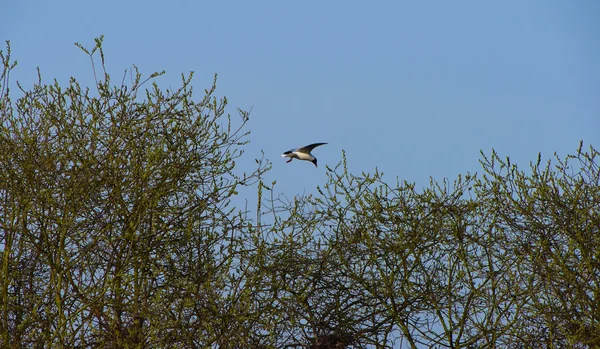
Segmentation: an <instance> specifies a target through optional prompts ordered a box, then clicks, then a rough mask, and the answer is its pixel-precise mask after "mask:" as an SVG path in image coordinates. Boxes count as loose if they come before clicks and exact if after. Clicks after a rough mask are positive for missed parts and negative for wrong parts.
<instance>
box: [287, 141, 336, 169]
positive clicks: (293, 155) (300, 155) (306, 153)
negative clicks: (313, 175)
mask: <svg viewBox="0 0 600 349" xmlns="http://www.w3.org/2000/svg"><path fill="white" fill-rule="evenodd" d="M323 144H327V143H313V144H310V145H307V146H304V147H302V148H298V149H292V150H288V151H286V152H285V153H283V154H281V157H284V158H290V159H289V160H288V161H286V163H288V162H290V161H292V160H294V159H298V160H306V161H310V162H312V163H313V164H315V166H316V167H318V166H317V158H316V157H314V156H313V155H312V154H311V153H310V152H311V150H313V149H315V148H316V147H318V146H320V145H323Z"/></svg>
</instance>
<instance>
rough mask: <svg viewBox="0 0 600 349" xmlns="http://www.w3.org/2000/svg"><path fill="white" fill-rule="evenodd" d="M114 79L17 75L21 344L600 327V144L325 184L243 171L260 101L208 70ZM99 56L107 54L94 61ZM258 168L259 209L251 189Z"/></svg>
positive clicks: (260, 342) (517, 333) (359, 338)
mask: <svg viewBox="0 0 600 349" xmlns="http://www.w3.org/2000/svg"><path fill="white" fill-rule="evenodd" d="M101 43H102V38H100V39H97V40H96V45H95V46H94V48H93V49H92V50H87V49H85V48H84V47H83V46H81V45H79V47H80V48H81V49H82V50H84V52H86V54H88V55H89V57H90V58H91V60H92V66H93V67H95V63H96V62H95V60H94V58H95V57H96V56H97V55H100V59H101V63H102V64H101V67H102V69H101V70H102V71H101V73H100V75H101V76H100V79H97V80H96V85H95V89H93V90H89V89H85V88H82V87H81V86H80V85H79V83H78V82H77V81H76V80H75V79H73V78H72V79H71V80H70V82H69V84H68V86H67V87H61V86H60V84H59V83H58V82H56V81H55V82H54V83H53V84H51V85H46V84H43V83H42V80H41V76H40V78H39V81H38V83H37V84H35V85H34V86H33V88H32V89H30V90H27V89H24V88H22V87H20V89H21V93H22V94H23V96H22V97H21V98H19V99H18V100H16V101H13V100H11V98H10V96H11V93H10V90H9V74H10V71H11V70H12V69H13V68H14V66H15V63H13V62H12V61H11V59H10V46H7V50H6V52H3V53H2V55H1V58H2V62H3V66H4V70H3V73H2V76H1V79H0V83H1V84H2V85H1V86H0V127H1V129H0V130H1V131H0V200H1V201H0V248H1V251H0V252H1V254H0V258H1V259H0V262H1V263H0V266H1V268H2V273H1V274H0V305H1V306H2V312H1V313H0V314H1V315H2V316H1V319H0V343H1V344H2V346H3V347H15V348H19V347H37V346H44V347H45V346H49V347H113V348H142V347H192V348H193V347H203V348H205V347H215V348H217V347H218V348H344V347H347V348H391V347H401V348H405V347H406V348H421V347H437V348H495V347H507V348H537V347H540V348H542V347H544V348H563V347H573V348H584V347H595V346H598V345H600V325H599V324H600V308H599V305H598V304H600V302H599V300H598V299H599V296H600V286H599V285H598V279H600V234H599V233H600V232H599V230H600V185H599V184H600V183H599V182H600V168H599V165H598V156H599V155H600V154H599V152H598V151H597V150H596V149H594V148H593V147H589V149H588V150H584V149H583V146H582V145H580V147H579V149H578V150H577V152H576V153H575V154H574V155H570V156H567V157H566V158H564V159H561V158H559V157H556V159H555V160H554V161H553V162H552V161H548V162H545V163H543V162H542V160H541V157H540V158H538V160H537V161H536V162H534V163H532V164H531V166H530V168H529V169H527V170H525V171H524V170H521V169H519V168H518V166H516V165H515V164H511V163H510V160H509V159H508V158H506V159H503V158H501V157H500V156H499V155H498V154H496V153H495V152H493V153H492V154H491V155H489V156H486V155H485V154H482V160H481V164H482V173H481V174H465V175H462V176H459V177H458V178H457V179H456V180H455V181H453V182H449V181H447V180H444V181H442V182H437V181H434V180H432V181H431V183H430V184H429V186H428V187H425V188H423V189H420V190H417V189H416V186H415V184H413V183H407V182H401V181H396V183H394V184H389V183H387V182H386V181H384V180H383V175H382V174H381V173H380V172H378V171H375V173H373V174H369V173H362V174H361V175H354V174H351V173H349V172H348V170H347V166H346V160H345V156H344V158H343V160H342V161H341V162H340V164H339V165H338V166H337V167H335V168H327V173H328V181H327V182H326V183H325V184H324V185H323V186H322V187H318V188H317V191H318V194H317V195H314V196H312V195H309V196H295V197H293V199H291V200H288V199H287V198H286V197H285V196H282V195H277V194H276V192H277V188H276V184H275V182H273V183H272V185H271V186H266V185H265V184H264V183H263V182H262V180H261V179H262V178H263V174H264V173H265V171H267V170H268V163H267V162H266V161H264V160H257V165H256V168H255V169H254V170H252V171H251V172H250V173H248V174H238V173H237V172H236V168H235V160H236V159H238V158H239V157H240V156H242V153H243V147H244V145H245V144H246V140H245V136H246V135H247V132H246V131H244V127H245V124H246V123H247V122H248V113H246V112H244V111H240V115H241V119H240V121H236V120H234V119H233V118H231V117H230V116H229V115H227V114H226V112H225V110H226V104H227V100H226V99H225V98H221V99H217V98H216V97H215V96H214V94H215V84H213V86H212V87H211V89H209V90H205V91H204V92H205V94H204V96H203V97H202V98H200V99H199V100H197V99H195V97H194V96H193V94H192V88H191V81H192V80H191V79H192V75H191V74H190V75H189V76H183V77H182V82H181V87H179V88H178V89H176V90H165V91H163V90H161V89H160V88H159V87H158V85H157V84H156V83H155V82H152V83H151V81H152V79H153V78H155V77H157V76H159V75H161V73H155V74H153V75H151V76H150V78H148V79H145V80H143V79H142V75H141V74H140V73H139V72H138V71H137V69H135V68H134V71H133V73H134V74H133V77H132V79H131V82H130V83H129V84H125V83H124V80H125V79H123V82H121V84H120V86H114V85H113V83H112V82H111V81H112V80H111V77H110V75H109V74H108V73H106V71H104V53H103V51H102V46H101ZM94 73H95V74H96V71H95V68H94ZM239 186H249V187H253V188H256V190H257V191H258V194H259V195H258V196H259V200H258V203H257V207H256V211H257V212H258V214H257V216H256V218H255V219H251V218H250V217H249V215H248V214H247V213H246V212H245V211H242V210H240V209H239V208H236V207H235V205H234V204H233V201H234V199H235V198H236V196H238V195H239V194H238V191H237V189H238V187H239Z"/></svg>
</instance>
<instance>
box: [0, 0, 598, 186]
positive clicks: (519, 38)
mask: <svg viewBox="0 0 600 349" xmlns="http://www.w3.org/2000/svg"><path fill="white" fill-rule="evenodd" d="M0 10H1V11H0V12H1V13H2V14H1V15H0V18H1V20H0V37H1V38H2V39H6V40H11V43H12V49H13V57H14V58H16V59H17V60H18V61H19V66H18V68H17V70H16V71H15V72H14V74H13V75H12V77H13V81H14V80H19V81H21V82H23V83H24V84H25V86H30V84H31V83H32V82H33V81H34V78H35V76H36V71H35V67H36V66H39V67H40V68H41V70H42V75H43V77H44V79H45V81H46V82H48V83H50V82H51V80H52V79H53V78H55V77H56V78H58V80H59V82H61V83H63V84H66V83H67V82H68V77H69V76H75V77H76V78H78V79H79V80H80V81H81V82H83V83H85V84H88V85H89V86H91V82H92V79H91V76H92V75H91V67H90V64H89V60H88V59H87V57H86V56H85V55H84V54H83V53H81V52H80V51H79V50H78V49H77V48H76V47H75V46H74V45H73V43H74V42H81V43H82V44H84V46H88V47H92V46H93V39H94V38H95V37H98V36H100V35H101V34H104V35H105V40H104V47H105V54H106V57H107V66H108V69H109V72H110V73H112V75H113V76H114V77H115V78H116V77H117V76H119V77H120V76H121V75H122V73H123V71H124V70H125V69H127V68H130V67H131V64H135V65H137V66H138V67H139V68H140V69H141V71H142V72H144V73H146V74H147V75H149V74H150V73H152V72H153V71H160V70H163V69H164V70H166V71H167V75H166V76H163V77H160V78H158V79H157V80H156V82H157V83H158V84H159V85H160V86H161V87H163V88H167V87H176V86H178V84H179V79H180V74H181V73H187V72H189V71H195V73H196V78H195V83H194V86H196V88H197V91H198V92H200V91H203V90H204V89H205V88H208V87H209V86H210V83H211V82H212V76H213V74H214V73H218V74H219V80H218V85H217V86H218V89H217V93H218V95H220V96H227V98H228V100H229V102H230V104H229V105H230V107H231V108H230V109H229V112H230V113H231V114H232V115H234V114H236V110H235V108H236V107H239V108H242V109H249V108H250V107H252V106H253V111H252V114H251V116H250V123H249V125H248V126H249V128H248V130H249V131H251V132H252V135H251V138H250V139H251V144H250V145H249V146H248V148H247V149H246V154H245V156H246V159H247V161H243V162H241V165H240V166H241V168H240V170H244V169H246V168H245V166H250V165H251V164H253V163H254V161H253V159H254V158H255V157H260V151H261V150H264V152H265V154H266V157H267V158H269V159H270V160H271V161H272V162H273V169H272V171H271V172H270V173H269V174H268V176H267V181H268V182H270V181H272V180H277V182H278V185H277V188H278V189H277V191H278V192H282V193H284V194H285V195H286V196H288V197H291V196H293V195H295V194H297V193H303V192H306V193H314V192H315V190H314V187H315V186H316V185H321V184H323V183H324V182H325V180H326V175H325V172H326V170H325V166H324V165H326V164H327V165H330V166H333V165H335V164H337V163H338V162H339V161H340V159H341V150H342V149H344V150H345V151H346V153H347V157H348V163H349V168H350V170H351V171H352V172H353V173H356V174H360V172H362V171H366V172H373V170H374V169H375V167H377V168H379V169H380V170H381V171H383V172H384V173H385V176H384V179H387V181H388V182H390V183H394V182H395V179H396V177H398V178H399V179H400V180H408V181H411V182H413V181H414V182H417V184H419V186H421V185H427V184H428V180H429V177H430V176H432V177H433V178H435V179H442V178H443V177H448V178H450V179H453V178H455V176H456V175H457V174H459V173H465V172H466V171H470V172H475V171H478V170H479V169H480V167H479V164H478V160H479V159H480V155H479V151H480V150H483V151H484V152H486V153H489V152H490V151H491V149H492V148H493V149H496V150H497V151H498V152H499V153H500V154H501V155H503V156H510V157H511V160H513V161H514V162H517V163H519V164H520V165H527V164H528V162H529V161H530V160H534V159H536V157H537V153H538V152H541V153H542V155H543V156H544V157H550V156H551V155H552V153H553V152H555V151H557V152H558V153H559V154H560V155H561V156H564V155H565V154H567V153H573V152H574V151H575V150H576V148H577V147H578V145H579V141H580V140H583V141H584V144H585V146H588V145H590V144H591V145H594V146H595V147H596V148H599V147H600V24H599V23H600V2H599V1H596V0H578V1H564V0H528V1H523V0H509V1H494V2H492V1H475V0H473V1H416V0H415V1H371V2H366V1H113V0H105V1H95V2H90V1H68V2H67V1H25V0H24V1H4V2H3V3H2V4H1V5H0ZM3 49H4V48H3ZM197 97H198V98H201V97H202V96H201V95H200V94H199V95H198V96H197ZM313 142H328V143H329V145H326V146H323V147H319V148H317V149H316V150H315V152H314V154H315V155H316V156H317V157H318V159H319V165H320V166H319V168H315V167H314V166H313V165H312V164H310V163H308V162H297V161H293V162H292V163H290V164H286V163H285V159H282V158H281V157H280V154H281V153H282V152H283V151H285V150H288V149H290V148H293V147H298V146H302V145H305V144H309V143H313ZM247 169H250V167H247Z"/></svg>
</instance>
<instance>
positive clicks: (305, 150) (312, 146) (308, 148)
mask: <svg viewBox="0 0 600 349" xmlns="http://www.w3.org/2000/svg"><path fill="white" fill-rule="evenodd" d="M324 144H327V143H313V144H309V145H306V146H304V147H302V148H298V149H297V150H296V151H299V152H302V153H310V151H311V150H313V149H315V148H316V147H318V146H320V145H324Z"/></svg>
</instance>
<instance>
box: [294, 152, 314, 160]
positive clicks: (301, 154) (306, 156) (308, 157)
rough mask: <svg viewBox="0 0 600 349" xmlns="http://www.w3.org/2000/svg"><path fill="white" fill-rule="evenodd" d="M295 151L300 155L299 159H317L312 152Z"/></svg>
mask: <svg viewBox="0 0 600 349" xmlns="http://www.w3.org/2000/svg"><path fill="white" fill-rule="evenodd" d="M295 153H296V155H297V156H298V159H300V160H308V161H313V160H314V159H315V157H314V156H312V155H311V154H310V153H301V152H295Z"/></svg>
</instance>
